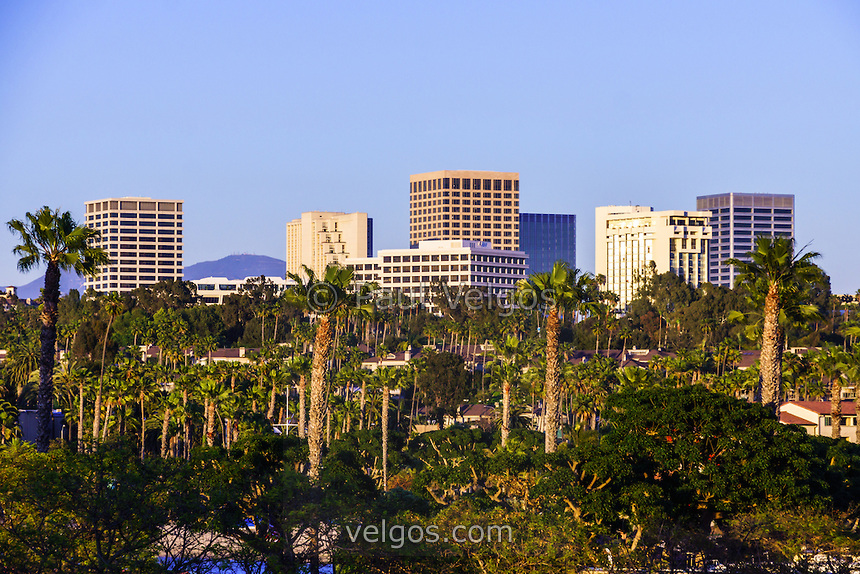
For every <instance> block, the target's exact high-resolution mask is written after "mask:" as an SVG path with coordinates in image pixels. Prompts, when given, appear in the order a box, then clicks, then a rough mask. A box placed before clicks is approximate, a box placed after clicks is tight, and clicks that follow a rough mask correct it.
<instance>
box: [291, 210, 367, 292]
mask: <svg viewBox="0 0 860 574" xmlns="http://www.w3.org/2000/svg"><path fill="white" fill-rule="evenodd" d="M371 255H373V219H371V218H369V217H367V214H366V213H343V212H341V211H309V212H306V213H302V216H301V217H300V218H299V219H294V220H292V221H290V222H289V223H287V273H297V274H299V275H302V274H303V269H302V265H307V266H308V267H309V268H311V269H312V270H313V272H314V274H315V275H316V276H317V277H321V276H322V275H323V274H324V273H325V269H326V267H328V265H330V264H332V263H340V264H342V263H343V262H344V260H345V259H346V258H347V257H370V256H371Z"/></svg>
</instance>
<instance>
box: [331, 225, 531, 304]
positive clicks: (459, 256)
mask: <svg viewBox="0 0 860 574" xmlns="http://www.w3.org/2000/svg"><path fill="white" fill-rule="evenodd" d="M346 265H347V267H349V268H351V269H353V271H354V272H355V281H356V283H357V284H359V285H361V284H363V283H369V282H376V283H377V284H379V286H380V287H381V288H382V289H384V290H386V291H396V292H399V293H402V294H404V295H408V296H409V298H410V299H411V300H419V301H421V302H423V303H429V302H430V297H431V294H432V288H433V286H434V285H439V284H443V283H444V284H445V285H447V287H448V288H449V289H450V292H451V293H452V296H456V293H457V292H462V291H463V290H465V289H469V288H478V289H481V290H482V291H484V292H486V293H489V294H492V295H496V296H500V295H504V294H506V293H508V292H509V291H511V290H512V289H514V288H515V287H516V283H517V281H519V280H520V279H524V278H525V277H526V276H527V269H528V255H526V254H525V253H523V252H522V251H506V250H504V249H495V248H494V247H493V246H492V244H490V243H489V242H480V241H466V240H464V239H459V240H447V241H442V240H426V241H421V242H420V243H419V244H418V246H417V247H415V248H412V249H383V250H380V251H379V254H378V255H377V256H376V257H365V258H355V259H347V261H346Z"/></svg>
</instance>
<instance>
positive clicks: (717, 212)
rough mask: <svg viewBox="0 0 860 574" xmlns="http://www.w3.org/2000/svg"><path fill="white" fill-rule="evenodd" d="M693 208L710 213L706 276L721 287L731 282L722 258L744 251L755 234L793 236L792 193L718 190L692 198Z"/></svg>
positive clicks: (732, 269) (741, 254) (731, 271)
mask: <svg viewBox="0 0 860 574" xmlns="http://www.w3.org/2000/svg"><path fill="white" fill-rule="evenodd" d="M696 209H699V210H705V209H707V210H708V211H710V212H711V219H710V223H711V227H712V228H713V230H714V238H713V240H712V241H711V253H710V277H711V283H714V284H715V285H722V286H723V287H733V286H734V284H735V275H736V273H735V267H734V265H723V261H725V260H726V259H728V258H730V257H735V258H737V259H740V260H742V261H748V258H747V257H746V254H747V253H748V252H749V251H751V250H752V248H753V240H754V238H755V237H756V236H759V235H769V236H784V237H791V238H793V237H794V196H793V195H789V194H770V193H718V194H715V195H702V196H699V197H697V198H696Z"/></svg>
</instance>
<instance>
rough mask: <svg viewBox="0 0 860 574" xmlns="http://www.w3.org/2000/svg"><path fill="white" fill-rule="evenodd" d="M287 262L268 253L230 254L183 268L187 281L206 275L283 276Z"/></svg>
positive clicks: (234, 277)
mask: <svg viewBox="0 0 860 574" xmlns="http://www.w3.org/2000/svg"><path fill="white" fill-rule="evenodd" d="M286 270H287V262H286V261H281V260H280V259H275V258H274V257H268V256H266V255H228V256H227V257H223V258H221V259H219V260H218V261H203V262H201V263H195V264H194V265H189V266H188V267H186V268H185V269H184V270H183V274H184V277H185V280H186V281H194V280H195V279H203V278H204V277H226V278H227V279H244V278H245V277H259V276H260V275H265V276H266V277H283V276H284V274H285V273H286Z"/></svg>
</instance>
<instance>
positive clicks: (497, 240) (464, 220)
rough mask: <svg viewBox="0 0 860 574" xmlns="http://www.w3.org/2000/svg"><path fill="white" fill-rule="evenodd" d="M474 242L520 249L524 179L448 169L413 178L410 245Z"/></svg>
mask: <svg viewBox="0 0 860 574" xmlns="http://www.w3.org/2000/svg"><path fill="white" fill-rule="evenodd" d="M428 239H469V240H472V241H484V242H487V243H490V244H491V245H492V246H493V248H494V249H503V250H506V251H517V250H519V248H520V174H519V173H515V172H506V171H469V170H457V171H451V170H443V171H431V172H428V173H419V174H417V175H411V176H409V245H410V246H413V247H414V246H416V245H418V243H419V242H421V241H425V240H428Z"/></svg>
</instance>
